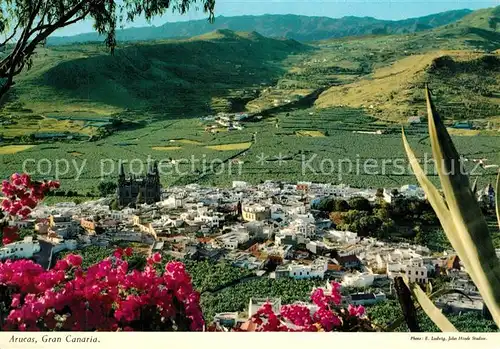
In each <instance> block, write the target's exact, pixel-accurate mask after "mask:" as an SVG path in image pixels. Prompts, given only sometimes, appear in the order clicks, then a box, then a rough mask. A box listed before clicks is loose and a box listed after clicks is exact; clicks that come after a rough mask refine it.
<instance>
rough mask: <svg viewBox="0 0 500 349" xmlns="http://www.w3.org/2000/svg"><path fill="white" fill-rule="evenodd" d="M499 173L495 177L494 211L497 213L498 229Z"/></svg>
mask: <svg viewBox="0 0 500 349" xmlns="http://www.w3.org/2000/svg"><path fill="white" fill-rule="evenodd" d="M499 190H500V171H499V172H498V176H497V184H496V185H495V210H496V212H497V220H498V227H499V228H500V193H499V192H498V191H499Z"/></svg>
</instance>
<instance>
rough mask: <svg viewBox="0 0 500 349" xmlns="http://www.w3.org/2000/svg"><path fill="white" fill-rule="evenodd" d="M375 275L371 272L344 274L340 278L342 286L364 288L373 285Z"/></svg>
mask: <svg viewBox="0 0 500 349" xmlns="http://www.w3.org/2000/svg"><path fill="white" fill-rule="evenodd" d="M374 279H375V275H373V274H371V273H356V274H345V275H344V277H343V278H342V286H343V287H356V288H364V287H370V286H371V285H373V281H374Z"/></svg>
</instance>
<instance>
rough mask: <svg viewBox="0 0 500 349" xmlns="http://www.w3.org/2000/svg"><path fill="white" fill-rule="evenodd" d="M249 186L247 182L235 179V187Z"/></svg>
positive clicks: (243, 187) (244, 187)
mask: <svg viewBox="0 0 500 349" xmlns="http://www.w3.org/2000/svg"><path fill="white" fill-rule="evenodd" d="M247 187H248V183H247V182H243V181H233V189H246V188H247Z"/></svg>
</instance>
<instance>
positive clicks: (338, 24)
mask: <svg viewBox="0 0 500 349" xmlns="http://www.w3.org/2000/svg"><path fill="white" fill-rule="evenodd" d="M471 12H472V11H470V10H456V11H447V12H443V13H437V14H432V15H429V16H424V17H419V18H409V19H405V20H400V21H387V20H379V19H375V18H372V17H353V16H349V17H343V18H328V17H309V16H297V15H263V16H236V17H223V16H219V17H217V18H216V19H215V23H213V24H211V23H209V22H207V21H206V20H197V21H188V22H176V23H166V24H164V25H162V26H159V27H154V26H153V27H143V28H129V29H124V30H120V31H118V32H117V38H118V40H119V41H146V40H158V39H167V38H179V37H184V38H187V37H193V36H197V35H202V34H206V33H209V32H212V31H214V30H217V29H229V30H233V31H244V32H250V31H254V30H255V31H257V32H259V33H261V34H262V35H264V36H266V37H280V38H281V37H286V38H290V39H295V40H299V41H317V40H324V39H328V38H340V37H346V36H360V35H371V34H402V33H414V32H419V31H423V30H428V29H432V28H436V27H439V26H442V25H446V24H449V23H453V22H455V21H457V20H459V19H461V18H462V17H464V16H466V15H468V14H469V13H471ZM103 40H104V37H102V36H99V35H97V34H96V33H85V34H80V35H76V36H70V37H52V38H49V40H48V43H49V44H50V45H60V44H69V43H76V42H89V41H103Z"/></svg>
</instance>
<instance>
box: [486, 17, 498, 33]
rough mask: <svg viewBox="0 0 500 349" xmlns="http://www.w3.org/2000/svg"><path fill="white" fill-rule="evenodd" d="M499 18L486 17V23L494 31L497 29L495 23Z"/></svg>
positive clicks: (496, 23)
mask: <svg viewBox="0 0 500 349" xmlns="http://www.w3.org/2000/svg"><path fill="white" fill-rule="evenodd" d="M499 21H500V20H499V19H498V18H497V17H490V18H488V25H489V26H490V28H491V29H493V30H494V31H496V30H497V25H498V22H499Z"/></svg>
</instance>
